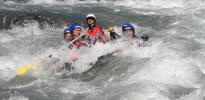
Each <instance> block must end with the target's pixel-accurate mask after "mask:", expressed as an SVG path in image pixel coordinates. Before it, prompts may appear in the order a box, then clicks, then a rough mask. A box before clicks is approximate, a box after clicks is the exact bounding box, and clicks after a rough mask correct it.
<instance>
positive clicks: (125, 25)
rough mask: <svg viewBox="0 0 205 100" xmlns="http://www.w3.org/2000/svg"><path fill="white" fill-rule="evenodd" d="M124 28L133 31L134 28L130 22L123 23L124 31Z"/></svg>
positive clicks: (123, 29)
mask: <svg viewBox="0 0 205 100" xmlns="http://www.w3.org/2000/svg"><path fill="white" fill-rule="evenodd" d="M126 30H132V31H133V32H134V33H135V28H134V27H133V26H132V25H131V24H124V25H123V26H122V31H123V32H124V31H126Z"/></svg>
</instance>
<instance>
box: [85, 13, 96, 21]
mask: <svg viewBox="0 0 205 100" xmlns="http://www.w3.org/2000/svg"><path fill="white" fill-rule="evenodd" d="M86 18H87V19H88V18H94V19H95V20H96V16H95V15H94V14H88V15H87V16H86Z"/></svg>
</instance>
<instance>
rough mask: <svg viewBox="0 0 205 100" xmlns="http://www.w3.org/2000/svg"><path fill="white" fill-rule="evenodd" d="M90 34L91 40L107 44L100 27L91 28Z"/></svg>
mask: <svg viewBox="0 0 205 100" xmlns="http://www.w3.org/2000/svg"><path fill="white" fill-rule="evenodd" d="M88 33H89V37H90V38H95V39H97V40H98V42H103V43H105V34H104V32H103V30H102V29H101V28H100V26H95V25H93V26H90V27H89V30H88Z"/></svg>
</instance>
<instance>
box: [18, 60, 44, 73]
mask: <svg viewBox="0 0 205 100" xmlns="http://www.w3.org/2000/svg"><path fill="white" fill-rule="evenodd" d="M45 61H46V60H45V59H43V60H41V61H40V62H39V63H37V64H33V63H30V64H28V65H26V66H24V67H23V68H21V69H20V70H18V71H17V74H18V75H22V74H24V73H25V72H26V71H27V70H28V69H30V68H31V67H34V68H35V69H36V70H39V69H40V68H41V65H42V64H43V63H44V62H45Z"/></svg>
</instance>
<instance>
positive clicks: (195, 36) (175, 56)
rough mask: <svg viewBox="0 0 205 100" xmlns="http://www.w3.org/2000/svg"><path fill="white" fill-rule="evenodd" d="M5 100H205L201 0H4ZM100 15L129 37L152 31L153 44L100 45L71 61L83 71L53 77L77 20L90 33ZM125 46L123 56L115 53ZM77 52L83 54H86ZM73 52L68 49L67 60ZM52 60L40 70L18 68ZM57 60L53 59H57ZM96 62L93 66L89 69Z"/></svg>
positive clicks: (0, 51)
mask: <svg viewBox="0 0 205 100" xmlns="http://www.w3.org/2000/svg"><path fill="white" fill-rule="evenodd" d="M0 5H1V7H0V29H1V30H0V38H1V39H0V80H1V81H0V99H1V100H36V99H38V100H203V99H204V97H205V95H204V92H205V88H204V81H205V80H204V79H205V75H204V73H205V68H204V64H205V63H204V60H205V53H204V51H205V49H204V48H205V35H204V31H205V27H204V26H205V20H204V16H205V15H204V11H205V10H204V1H203V0H4V1H0ZM87 13H95V14H96V16H97V24H99V25H100V26H102V27H103V30H104V31H105V33H106V34H108V32H107V30H106V29H107V27H108V26H114V28H115V31H116V32H117V33H119V34H120V35H122V36H123V34H122V32H121V26H122V25H123V24H124V23H131V24H133V25H134V26H135V29H136V35H137V36H140V35H141V34H144V33H146V34H149V35H150V36H151V39H150V44H151V45H149V46H147V47H137V46H136V45H133V46H130V45H128V44H127V43H125V42H122V41H121V40H119V41H118V43H116V44H111V43H107V44H96V46H95V47H93V48H89V49H82V50H81V51H83V50H85V51H86V53H84V54H82V55H81V56H80V57H79V60H78V61H76V62H75V63H73V65H75V68H76V72H77V73H73V74H70V73H69V72H66V71H64V72H60V73H55V71H54V70H53V69H55V67H56V65H55V63H52V62H55V61H52V60H53V59H50V58H49V57H48V56H49V55H51V54H55V53H56V47H58V46H59V45H60V44H61V42H62V40H63V30H64V28H65V27H66V26H67V25H70V24H71V23H79V24H81V25H82V26H83V29H82V32H83V30H85V29H86V28H87V26H86V23H85V16H86V14H87ZM118 48H122V49H123V50H124V52H122V53H121V54H110V53H112V51H114V50H116V49H118ZM81 51H79V52H81ZM73 52H75V50H73V51H66V52H63V53H65V55H66V56H65V55H64V56H62V60H66V59H68V56H70V55H72V54H73ZM41 59H46V61H47V62H46V63H45V64H43V67H42V69H41V70H40V71H29V72H28V73H26V74H25V75H23V76H18V75H16V71H17V70H18V69H20V68H22V67H23V66H24V65H26V64H29V63H30V62H32V61H33V62H35V61H39V60H41ZM54 60H55V59H54ZM91 65H92V66H91Z"/></svg>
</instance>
